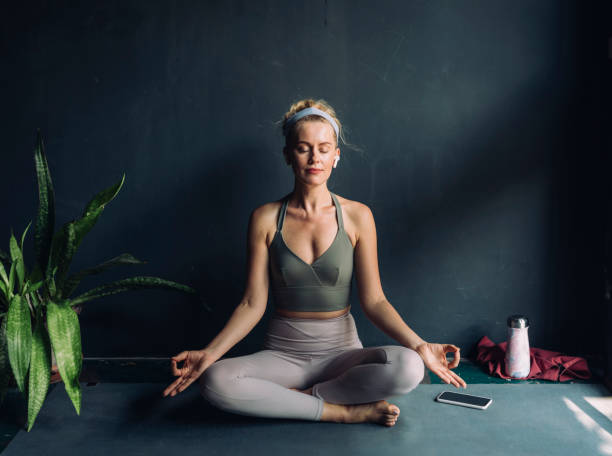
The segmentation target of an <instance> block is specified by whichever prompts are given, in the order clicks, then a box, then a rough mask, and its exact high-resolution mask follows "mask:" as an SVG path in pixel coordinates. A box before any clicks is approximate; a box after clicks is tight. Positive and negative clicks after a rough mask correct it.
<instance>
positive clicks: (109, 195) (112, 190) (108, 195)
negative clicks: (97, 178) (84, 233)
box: [83, 174, 125, 217]
mask: <svg viewBox="0 0 612 456" xmlns="http://www.w3.org/2000/svg"><path fill="white" fill-rule="evenodd" d="M124 181H125V174H123V176H121V180H120V181H119V182H117V183H116V184H115V185H112V186H110V187H108V188H107V189H105V190H102V191H101V192H100V193H98V194H97V195H95V196H94V197H93V198H92V199H91V201H90V202H89V203H87V206H85V211H83V217H87V216H88V215H89V214H93V213H95V212H96V211H97V210H98V209H100V208H102V209H104V206H106V205H107V204H108V203H110V202H111V201H112V200H113V199H114V198H115V196H117V194H118V193H119V190H121V187H122V186H123V182H124Z"/></svg>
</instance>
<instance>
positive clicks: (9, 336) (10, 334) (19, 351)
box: [6, 295, 32, 394]
mask: <svg viewBox="0 0 612 456" xmlns="http://www.w3.org/2000/svg"><path fill="white" fill-rule="evenodd" d="M6 320H7V322H6V340H7V345H8V354H9V360H10V362H11V367H12V368H13V375H14V376H15V381H16V382H17V386H18V387H19V391H21V392H22V393H24V394H25V377H26V375H27V373H28V367H29V366H30V354H31V352H32V323H31V321H30V320H31V317H30V308H29V307H28V303H27V301H26V300H25V299H22V298H21V296H19V295H15V296H13V298H12V299H11V304H10V305H9V309H8V313H7V316H6Z"/></svg>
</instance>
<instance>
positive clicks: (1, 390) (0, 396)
mask: <svg viewBox="0 0 612 456" xmlns="http://www.w3.org/2000/svg"><path fill="white" fill-rule="evenodd" d="M10 380H11V365H10V363H9V356H8V348H7V344H6V318H3V319H2V324H0V405H2V402H4V396H5V395H6V391H7V390H8V385H9V382H10Z"/></svg>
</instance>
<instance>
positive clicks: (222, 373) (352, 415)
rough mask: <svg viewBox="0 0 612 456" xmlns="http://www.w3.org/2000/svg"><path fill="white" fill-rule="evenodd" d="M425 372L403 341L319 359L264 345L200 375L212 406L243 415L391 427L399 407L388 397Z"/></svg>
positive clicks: (403, 390) (402, 391)
mask: <svg viewBox="0 0 612 456" xmlns="http://www.w3.org/2000/svg"><path fill="white" fill-rule="evenodd" d="M423 375H424V366H423V362H422V360H421V358H420V356H419V355H418V354H417V353H416V352H414V351H413V350H410V349H407V348H405V347H401V346H393V345H388V346H381V347H368V348H356V349H349V350H346V351H344V352H341V353H339V354H335V355H328V356H325V357H323V358H321V359H316V358H313V359H311V358H304V357H295V356H291V355H287V354H285V353H283V352H279V351H276V350H262V351H260V352H257V353H254V354H251V355H246V356H240V357H235V358H226V359H223V360H220V361H217V362H216V363H214V364H213V365H212V366H210V367H209V368H208V369H207V370H206V371H205V372H204V374H202V377H201V378H200V389H201V392H202V395H203V396H204V397H205V398H206V399H207V400H208V401H209V402H211V403H212V404H213V405H215V406H217V407H218V408H221V409H222V410H226V411H229V412H233V413H238V414H243V415H253V416H262V417H274V418H294V419H307V420H323V421H337V422H351V423H353V422H363V421H373V422H379V423H381V424H385V425H387V426H392V425H393V424H395V420H396V419H397V417H398V416H399V408H398V407H397V406H395V405H392V404H389V403H388V402H387V401H386V400H384V399H385V398H386V397H389V396H393V395H398V394H406V393H407V392H409V391H411V390H412V389H413V388H414V387H416V385H417V384H418V383H419V382H420V381H421V379H422V378H423ZM309 385H312V387H311V388H308V386H309ZM296 387H297V388H307V389H304V390H301V389H297V388H296ZM303 393H306V394H303Z"/></svg>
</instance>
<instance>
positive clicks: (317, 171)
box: [306, 168, 323, 174]
mask: <svg viewBox="0 0 612 456" xmlns="http://www.w3.org/2000/svg"><path fill="white" fill-rule="evenodd" d="M306 172H307V173H311V174H318V173H322V172H323V170H322V169H318V168H308V169H307V170H306Z"/></svg>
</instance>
